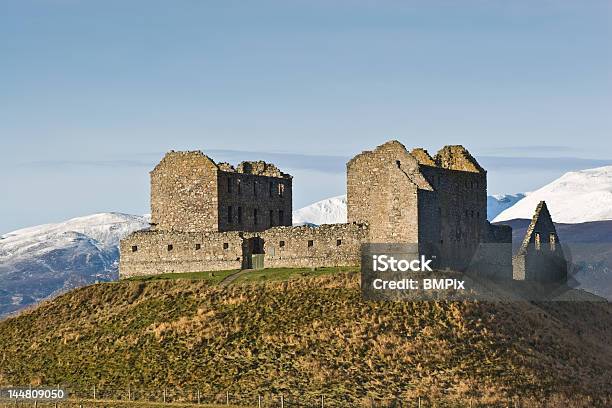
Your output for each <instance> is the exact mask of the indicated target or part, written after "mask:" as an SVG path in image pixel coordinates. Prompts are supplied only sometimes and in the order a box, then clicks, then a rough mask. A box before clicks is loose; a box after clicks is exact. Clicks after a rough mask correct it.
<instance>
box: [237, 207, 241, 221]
mask: <svg viewBox="0 0 612 408" xmlns="http://www.w3.org/2000/svg"><path fill="white" fill-rule="evenodd" d="M238 224H242V207H238Z"/></svg>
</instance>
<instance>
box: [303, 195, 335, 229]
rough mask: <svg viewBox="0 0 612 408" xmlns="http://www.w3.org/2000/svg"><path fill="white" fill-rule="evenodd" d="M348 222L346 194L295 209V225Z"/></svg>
mask: <svg viewBox="0 0 612 408" xmlns="http://www.w3.org/2000/svg"><path fill="white" fill-rule="evenodd" d="M345 222H346V194H344V195H340V196H336V197H332V198H326V199H325V200H321V201H317V202H316V203H313V204H310V205H307V206H306V207H303V208H300V209H299V210H295V211H293V225H303V224H314V225H321V224H341V223H345Z"/></svg>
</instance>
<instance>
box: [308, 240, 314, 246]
mask: <svg viewBox="0 0 612 408" xmlns="http://www.w3.org/2000/svg"><path fill="white" fill-rule="evenodd" d="M308 246H309V247H311V246H314V241H313V240H312V239H309V240H308Z"/></svg>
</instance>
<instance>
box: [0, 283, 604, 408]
mask: <svg viewBox="0 0 612 408" xmlns="http://www.w3.org/2000/svg"><path fill="white" fill-rule="evenodd" d="M300 275H309V272H308V271H302V272H300V274H298V277H296V278H291V277H289V276H287V274H285V273H281V272H279V271H275V272H274V273H272V276H274V277H276V278H279V279H280V278H282V279H284V280H279V281H275V280H271V281H266V280H264V281H263V282H254V283H250V282H249V279H248V278H244V279H242V280H243V281H246V282H244V283H239V280H237V281H236V283H234V284H232V285H230V286H228V287H221V286H219V285H217V284H216V282H218V280H219V279H218V277H215V278H214V279H205V278H201V277H196V276H193V277H192V278H194V279H167V280H141V281H137V280H136V281H120V282H114V283H102V284H96V285H92V286H88V287H85V288H81V289H77V290H74V291H72V292H70V293H67V294H65V295H62V296H60V297H58V298H56V299H54V300H53V301H49V302H46V303H44V304H42V305H40V306H39V307H38V308H36V309H33V310H29V311H26V312H24V313H22V314H21V315H19V316H17V317H13V318H9V319H6V320H4V321H2V322H0V345H2V348H1V350H0V353H1V355H0V386H2V385H9V384H12V385H24V384H64V385H67V386H70V387H72V388H73V389H74V390H90V389H91V387H92V386H93V385H96V386H97V387H98V389H99V390H125V389H127V388H128V387H130V388H131V389H132V390H137V392H138V393H140V395H141V396H147V395H148V396H149V397H151V396H152V395H153V394H155V395H157V396H159V393H160V392H161V391H160V390H162V389H164V388H170V389H172V390H175V391H174V392H177V393H180V392H183V393H184V395H187V394H189V395H191V398H193V394H192V393H193V390H194V389H197V390H200V392H201V393H202V395H203V396H204V395H205V396H209V397H207V398H209V400H211V399H215V400H216V401H219V402H222V401H224V400H225V398H226V392H227V393H231V395H235V396H236V398H238V397H239V396H240V395H243V396H244V395H247V397H244V398H248V400H249V401H253V397H252V396H253V395H255V396H256V395H258V394H264V395H280V394H283V395H286V396H288V398H293V399H294V400H299V399H301V400H303V401H315V400H316V398H318V396H320V395H321V394H324V395H325V398H326V406H334V404H336V405H335V406H352V405H356V404H360V403H368V404H369V403H370V401H371V399H374V400H384V399H385V398H391V397H392V398H395V397H399V398H403V399H413V398H416V397H418V396H421V397H423V398H424V399H429V400H431V401H436V402H437V403H438V404H441V403H442V402H443V401H446V402H449V401H450V402H449V403H452V401H463V402H465V401H480V402H481V403H493V402H500V403H501V402H504V403H505V402H507V400H508V398H509V397H520V398H521V399H522V401H524V402H527V401H528V400H531V402H532V403H534V404H535V401H539V400H541V399H542V398H546V400H547V401H553V402H554V401H556V402H558V403H559V404H565V405H567V404H568V403H569V404H570V406H581V405H584V406H592V405H589V404H593V402H592V399H595V402H594V404H595V406H603V405H602V404H608V403H610V401H611V400H610V397H611V395H612V391H611V390H612V308H610V306H609V305H608V304H602V303H576V302H565V303H555V304H553V303H550V304H532V303H520V304H519V303H512V304H501V303H500V304H485V303H478V302H415V303H411V302H379V303H376V302H366V301H363V300H362V299H361V296H360V292H359V277H358V275H357V274H356V273H354V272H338V273H336V274H333V275H330V274H325V273H324V274H317V273H313V275H319V276H300ZM195 278H198V279H195ZM287 278H289V279H287ZM254 279H255V281H259V280H262V279H263V278H261V276H259V277H258V278H255V275H254ZM83 392H85V391H83ZM99 392H102V391H99ZM177 395H178V394H177ZM181 395H183V394H181ZM156 398H157V397H156ZM185 398H186V397H185ZM177 399H178V398H177Z"/></svg>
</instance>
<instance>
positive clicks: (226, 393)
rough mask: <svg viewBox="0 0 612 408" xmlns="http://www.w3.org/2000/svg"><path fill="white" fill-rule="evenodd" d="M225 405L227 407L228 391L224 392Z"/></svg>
mask: <svg viewBox="0 0 612 408" xmlns="http://www.w3.org/2000/svg"><path fill="white" fill-rule="evenodd" d="M225 405H229V391H225Z"/></svg>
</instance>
